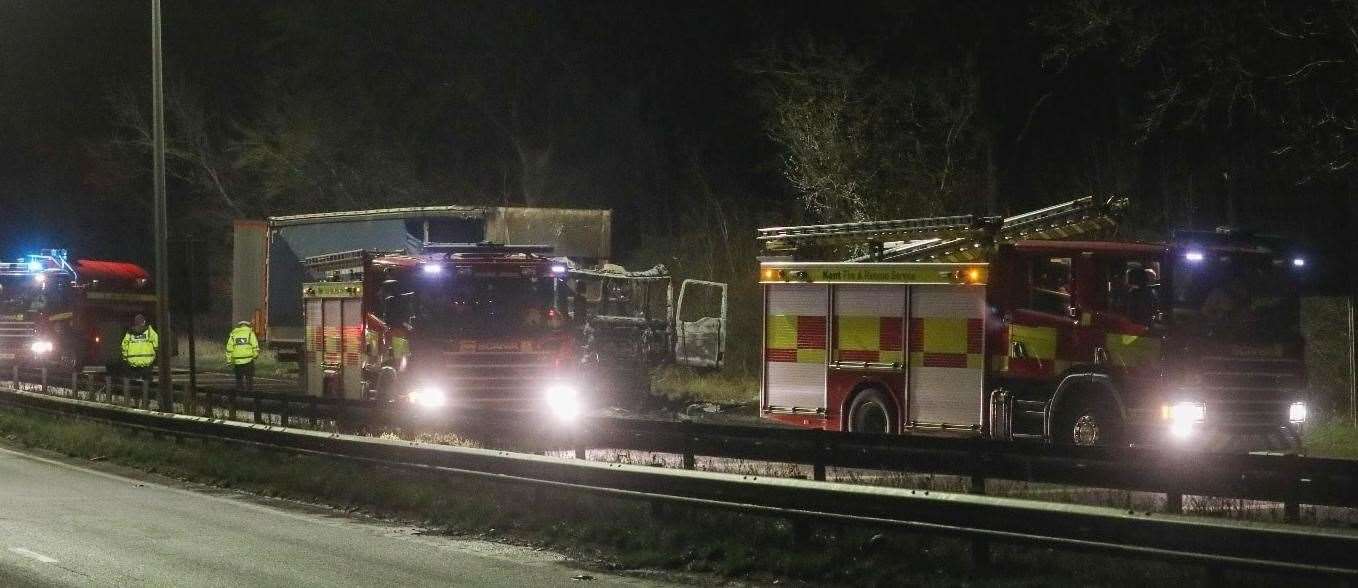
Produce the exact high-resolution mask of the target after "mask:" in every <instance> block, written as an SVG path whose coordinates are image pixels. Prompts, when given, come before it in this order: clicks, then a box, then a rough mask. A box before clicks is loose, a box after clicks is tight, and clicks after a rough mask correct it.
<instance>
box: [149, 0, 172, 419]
mask: <svg viewBox="0 0 1358 588" xmlns="http://www.w3.org/2000/svg"><path fill="white" fill-rule="evenodd" d="M161 61H162V60H161V41H160V0H151V134H152V139H151V141H152V146H151V157H152V160H153V162H154V166H153V167H154V169H153V170H152V174H153V178H154V182H155V188H154V190H155V205H154V207H153V208H154V209H155V219H156V220H155V232H156V235H155V246H156V327H157V328H158V329H160V333H161V336H162V337H165V338H166V340H165V341H161V344H160V345H158V346H157V348H156V362H157V363H158V364H159V366H160V375H159V380H160V410H162V411H165V412H173V411H174V393H173V383H172V382H171V380H170V352H169V351H170V344H172V343H173V341H174V330H173V329H171V328H170V305H169V302H170V300H169V298H170V280H169V278H168V274H169V271H168V270H167V266H168V265H169V260H168V259H167V258H168V257H169V252H168V250H167V249H166V245H165V241H166V235H167V234H168V230H167V228H166V224H167V220H168V219H167V218H166V212H165V84H164V81H163V79H162V76H161V69H162V64H161Z"/></svg>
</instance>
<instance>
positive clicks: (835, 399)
mask: <svg viewBox="0 0 1358 588" xmlns="http://www.w3.org/2000/svg"><path fill="white" fill-rule="evenodd" d="M1126 202H1127V201H1126V199H1125V198H1113V199H1106V200H1105V199H1095V198H1093V197H1087V198H1081V199H1078V200H1073V201H1070V202H1066V203H1063V204H1059V205H1056V206H1052V207H1049V208H1044V209H1042V210H1038V211H1034V212H1031V213H1027V214H1023V215H1018V216H1015V217H1010V218H995V217H976V216H953V217H939V218H926V219H913V220H902V221H881V222H862V223H847V224H837V225H813V226H799V227H776V228H769V229H761V231H760V235H759V238H760V240H761V241H763V243H764V246H765V252H766V256H765V257H763V258H762V262H761V264H760V276H759V279H760V282H761V284H762V285H763V296H764V304H763V307H764V324H765V329H764V335H763V339H764V340H763V346H762V347H763V373H762V378H761V397H760V405H761V415H762V416H764V417H766V418H769V419H773V420H776V421H780V422H784V423H789V424H793V425H798V426H804V427H814V428H823V429H828V430H842V431H854V432H869V433H937V434H948V435H963V436H975V437H987V438H993V439H1034V440H1044V441H1047V442H1053V443H1059V444H1070V445H1122V444H1127V443H1140V444H1161V443H1167V442H1172V443H1176V444H1181V445H1182V444H1186V443H1187V444H1193V445H1194V446H1197V447H1203V448H1210V449H1221V450H1235V449H1289V448H1293V447H1295V446H1296V445H1297V442H1298V434H1299V429H1300V426H1301V424H1302V423H1303V422H1305V420H1306V417H1307V409H1306V404H1305V396H1306V393H1305V386H1306V381H1305V374H1306V370H1305V365H1304V363H1303V342H1302V337H1301V332H1300V327H1299V324H1300V310H1299V301H1298V288H1297V284H1298V283H1299V282H1300V281H1301V276H1302V274H1303V273H1304V272H1305V269H1306V260H1305V258H1304V257H1301V256H1300V255H1298V254H1297V253H1296V251H1295V250H1293V249H1292V248H1291V246H1290V245H1289V244H1287V243H1285V242H1283V241H1281V240H1279V239H1275V238H1269V237H1264V236H1259V235H1254V234H1250V233H1245V232H1241V231H1232V230H1227V229H1220V230H1218V231H1207V232H1201V231H1200V232H1178V233H1175V234H1174V236H1173V238H1172V239H1171V240H1170V241H1169V242H1164V243H1149V242H1127V241H1116V240H1105V239H1106V235H1107V234H1108V233H1111V232H1112V231H1113V229H1114V228H1115V227H1116V225H1117V220H1118V217H1119V214H1120V211H1121V210H1123V209H1124V208H1125V206H1126ZM1101 237H1103V238H1101ZM846 249H848V250H851V251H853V252H854V253H856V255H853V256H849V259H848V260H847V261H837V260H833V259H843V256H840V255H839V254H837V253H835V252H837V251H838V252H842V251H845V250H846Z"/></svg>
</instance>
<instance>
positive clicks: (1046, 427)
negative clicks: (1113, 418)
mask: <svg viewBox="0 0 1358 588" xmlns="http://www.w3.org/2000/svg"><path fill="white" fill-rule="evenodd" d="M1086 396H1102V397H1104V398H1107V399H1109V400H1111V401H1112V403H1113V407H1114V409H1115V410H1117V413H1118V418H1119V419H1121V420H1122V422H1124V423H1125V422H1127V407H1126V405H1125V404H1123V402H1122V395H1121V394H1120V393H1119V392H1118V387H1117V384H1116V383H1115V382H1114V381H1113V378H1112V376H1109V375H1108V374H1103V373H1097V372H1086V373H1077V374H1069V375H1067V376H1066V377H1064V378H1062V379H1061V383H1059V384H1057V385H1056V392H1054V393H1052V398H1051V401H1050V402H1048V403H1047V410H1046V414H1045V415H1044V416H1043V419H1042V421H1043V423H1042V434H1043V436H1045V437H1046V438H1048V439H1051V438H1052V423H1053V421H1055V420H1056V415H1058V414H1060V411H1061V410H1062V409H1063V408H1065V407H1066V406H1067V405H1068V404H1069V403H1070V402H1071V401H1073V400H1075V399H1077V398H1081V397H1086Z"/></svg>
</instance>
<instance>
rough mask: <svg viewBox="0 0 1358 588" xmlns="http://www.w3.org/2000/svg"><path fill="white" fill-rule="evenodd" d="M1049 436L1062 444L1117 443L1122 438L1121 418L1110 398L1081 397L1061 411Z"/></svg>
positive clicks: (1081, 445)
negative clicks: (1108, 399) (1060, 415)
mask: <svg viewBox="0 0 1358 588" xmlns="http://www.w3.org/2000/svg"><path fill="white" fill-rule="evenodd" d="M1052 436H1053V437H1054V438H1055V441H1056V442H1057V443H1059V444H1061V445H1075V446H1078V447H1095V446H1109V445H1117V444H1118V443H1119V442H1120V439H1121V438H1122V420H1121V419H1120V418H1118V415H1117V411H1115V410H1114V409H1113V407H1112V406H1111V403H1110V402H1109V401H1107V400H1104V399H1102V398H1084V399H1081V400H1079V401H1077V402H1076V403H1075V404H1073V405H1071V406H1070V407H1069V408H1068V409H1066V410H1063V411H1062V418H1061V419H1059V420H1058V421H1057V423H1056V424H1055V426H1054V427H1053V428H1052Z"/></svg>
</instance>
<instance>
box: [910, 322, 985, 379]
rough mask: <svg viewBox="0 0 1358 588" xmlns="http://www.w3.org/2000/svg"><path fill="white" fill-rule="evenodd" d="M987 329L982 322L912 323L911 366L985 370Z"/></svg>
mask: <svg viewBox="0 0 1358 588" xmlns="http://www.w3.org/2000/svg"><path fill="white" fill-rule="evenodd" d="M984 337H985V326H984V323H983V322H982V320H981V319H978V318H917V319H911V320H910V365H911V366H912V367H940V368H965V369H984V368H985V355H984V352H985V349H984Z"/></svg>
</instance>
